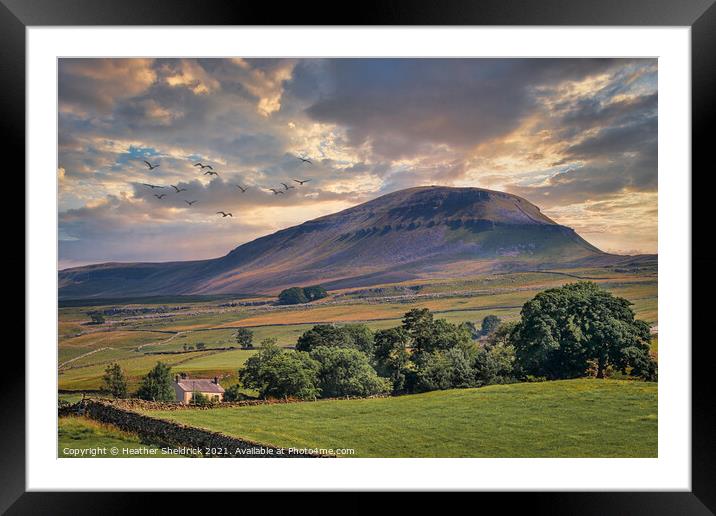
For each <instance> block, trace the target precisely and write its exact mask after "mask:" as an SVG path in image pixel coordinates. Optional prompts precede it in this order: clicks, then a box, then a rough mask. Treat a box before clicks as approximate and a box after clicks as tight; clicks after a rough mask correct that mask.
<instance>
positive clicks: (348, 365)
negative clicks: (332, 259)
mask: <svg viewBox="0 0 716 516" xmlns="http://www.w3.org/2000/svg"><path fill="white" fill-rule="evenodd" d="M344 328H345V327H344ZM344 328H342V329H344ZM313 330H316V328H315V327H314V328H313ZM313 330H309V332H310V331H313ZM319 331H320V330H319ZM307 333H308V332H307ZM304 335H305V334H304ZM339 342H340V345H317V346H309V347H304V348H303V349H298V347H297V349H296V351H290V350H286V349H283V348H280V347H278V346H277V345H276V342H275V341H274V340H272V339H267V340H265V341H263V342H262V344H261V349H260V350H259V352H258V353H257V354H256V355H254V356H252V357H249V358H248V359H247V360H246V362H245V364H244V367H243V368H242V369H240V370H239V378H240V380H241V383H242V385H243V386H244V387H245V388H247V389H253V390H256V391H258V393H259V396H261V397H262V398H283V397H294V398H300V399H315V398H318V397H334V396H370V395H372V394H378V393H382V392H387V391H388V389H389V385H388V382H387V381H385V380H384V379H382V378H380V377H379V376H378V374H377V373H376V371H375V369H374V368H373V367H372V365H371V363H370V361H369V359H368V355H367V354H365V353H364V352H362V351H359V350H358V349H356V348H355V347H353V342H352V341H349V340H348V339H344V340H341V341H339ZM349 344H350V345H349Z"/></svg>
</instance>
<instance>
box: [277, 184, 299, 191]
mask: <svg viewBox="0 0 716 516" xmlns="http://www.w3.org/2000/svg"><path fill="white" fill-rule="evenodd" d="M281 184H282V185H283V187H284V188H285V189H286V190H289V189H290V188H296V187H295V186H288V185H287V184H286V183H281Z"/></svg>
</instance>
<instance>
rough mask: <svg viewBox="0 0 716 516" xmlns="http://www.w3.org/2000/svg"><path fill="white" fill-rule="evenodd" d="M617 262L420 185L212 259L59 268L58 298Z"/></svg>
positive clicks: (541, 222)
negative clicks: (60, 269)
mask: <svg viewBox="0 0 716 516" xmlns="http://www.w3.org/2000/svg"><path fill="white" fill-rule="evenodd" d="M619 258H621V259H623V258H624V257H620V256H616V255H610V254H607V253H604V252H602V251H600V250H599V249H597V248H596V247H594V246H593V245H591V244H589V243H588V242H587V241H586V240H584V239H583V238H582V237H580V236H579V235H578V234H577V233H576V232H575V231H574V230H573V229H571V228H569V227H566V226H562V225H560V224H557V223H556V222H555V221H553V220H551V219H550V218H549V217H547V216H545V215H544V214H542V213H541V212H540V209H539V208H538V207H537V206H535V205H534V204H532V203H530V202H528V201H527V200H525V199H522V198H521V197H517V196H515V195H511V194H508V193H504V192H498V191H493V190H485V189H481V188H449V187H440V186H425V187H417V188H409V189H406V190H400V191H397V192H393V193H390V194H387V195H383V196H381V197H378V198H376V199H374V200H372V201H369V202H365V203H363V204H359V205H357V206H354V207H352V208H349V209H346V210H343V211H340V212H337V213H334V214H331V215H327V216H324V217H320V218H317V219H313V220H309V221H307V222H304V223H303V224H300V225H297V226H293V227H290V228H287V229H283V230H281V231H277V232H276V233H273V234H270V235H267V236H264V237H261V238H258V239H256V240H253V241H251V242H248V243H245V244H242V245H240V246H238V247H237V248H235V249H233V250H232V251H231V252H229V253H228V254H227V255H226V256H223V257H220V258H215V259H210V260H200V261H190V262H167V263H131V264H119V263H107V264H99V265H89V266H85V267H76V268H72V269H65V270H63V271H60V273H59V287H60V298H61V299H75V298H89V297H102V298H106V297H128V296H145V295H146V296H149V295H165V294H220V293H251V292H270V293H275V292H277V291H279V290H281V289H283V288H285V287H290V286H296V285H309V284H317V283H320V284H322V285H324V286H325V287H326V288H329V289H330V288H333V289H335V288H344V287H356V286H364V285H375V284H380V283H387V282H397V281H405V280H410V279H419V278H435V277H445V278H449V277H459V276H463V275H466V274H475V273H481V272H494V271H513V270H530V269H538V268H547V267H555V266H560V267H569V266H577V265H587V264H595V265H596V264H604V263H609V262H612V261H614V260H615V259H619Z"/></svg>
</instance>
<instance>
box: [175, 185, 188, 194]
mask: <svg viewBox="0 0 716 516" xmlns="http://www.w3.org/2000/svg"><path fill="white" fill-rule="evenodd" d="M171 187H172V188H174V190H176V193H179V192H186V188H179V187H178V186H174V185H171Z"/></svg>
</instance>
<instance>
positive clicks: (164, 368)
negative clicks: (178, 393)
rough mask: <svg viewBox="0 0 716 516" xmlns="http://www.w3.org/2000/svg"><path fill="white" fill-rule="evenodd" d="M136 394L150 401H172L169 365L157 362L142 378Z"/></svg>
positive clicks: (172, 389)
mask: <svg viewBox="0 0 716 516" xmlns="http://www.w3.org/2000/svg"><path fill="white" fill-rule="evenodd" d="M137 396H138V397H139V398H141V399H143V400H150V401H174V398H175V393H174V387H173V386H172V376H171V367H169V366H168V365H166V364H164V363H162V362H157V365H155V366H154V368H153V369H152V370H151V371H149V372H148V373H147V375H146V376H145V377H144V378H143V379H142V384H141V385H140V387H139V390H138V391H137Z"/></svg>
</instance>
